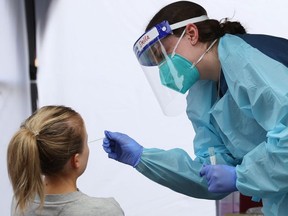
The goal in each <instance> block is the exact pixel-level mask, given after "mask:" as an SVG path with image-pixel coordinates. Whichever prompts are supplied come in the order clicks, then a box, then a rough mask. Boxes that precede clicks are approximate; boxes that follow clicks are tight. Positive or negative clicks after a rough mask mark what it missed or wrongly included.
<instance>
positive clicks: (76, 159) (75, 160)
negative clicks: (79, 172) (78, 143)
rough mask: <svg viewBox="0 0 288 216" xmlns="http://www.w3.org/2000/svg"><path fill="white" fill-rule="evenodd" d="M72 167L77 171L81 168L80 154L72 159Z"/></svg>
mask: <svg viewBox="0 0 288 216" xmlns="http://www.w3.org/2000/svg"><path fill="white" fill-rule="evenodd" d="M71 166H72V167H73V168H76V169H77V168H79V167H80V159H79V154H78V153H77V154H74V155H73V156H72V157H71Z"/></svg>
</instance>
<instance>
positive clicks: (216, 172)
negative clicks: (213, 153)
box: [200, 165, 237, 193]
mask: <svg viewBox="0 0 288 216" xmlns="http://www.w3.org/2000/svg"><path fill="white" fill-rule="evenodd" d="M200 176H201V177H202V176H204V177H205V178H206V180H207V182H208V191H210V192H213V193H230V192H233V191H237V188H236V170H235V167H232V166H227V165H203V167H202V168H201V170H200Z"/></svg>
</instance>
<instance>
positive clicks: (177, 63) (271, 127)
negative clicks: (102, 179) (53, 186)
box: [103, 1, 288, 216]
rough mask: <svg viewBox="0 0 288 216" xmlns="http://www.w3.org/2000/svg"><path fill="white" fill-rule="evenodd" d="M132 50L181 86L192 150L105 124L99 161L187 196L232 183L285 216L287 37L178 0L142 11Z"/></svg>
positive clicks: (223, 191) (169, 83) (215, 192)
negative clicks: (145, 19)
mask: <svg viewBox="0 0 288 216" xmlns="http://www.w3.org/2000/svg"><path fill="white" fill-rule="evenodd" d="M270 24H271V25H272V23H270ZM134 52H135V54H136V56H137V58H138V61H139V63H140V64H141V66H142V67H143V70H144V71H145V72H146V73H147V74H148V73H149V70H150V71H151V73H152V72H153V74H154V75H155V74H157V76H158V79H159V83H161V84H162V85H163V86H166V87H168V88H166V89H170V90H171V89H172V91H174V92H175V91H177V92H178V94H186V92H188V94H187V98H186V99H187V109H186V112H187V115H188V118H189V119H190V120H191V122H192V124H193V127H194V130H195V134H196V135H195V139H194V152H195V154H196V156H197V157H196V159H195V160H192V159H191V158H190V157H189V155H188V154H187V153H186V152H185V151H184V150H182V149H180V148H177V149H171V150H167V151H166V150H162V149H156V148H151V149H148V148H143V147H142V146H141V145H140V144H138V143H137V142H136V141H135V140H133V139H132V138H130V137H129V136H128V135H126V134H122V133H119V132H110V131H105V135H106V138H105V139H104V141H103V148H104V150H105V151H106V152H107V153H108V156H109V158H112V159H115V160H117V161H119V162H122V163H125V164H128V165H131V166H132V167H135V168H136V169H137V170H138V171H139V172H140V173H142V174H143V175H145V176H146V177H148V178H150V179H151V180H153V181H155V182H157V183H159V184H161V185H164V186H166V187H169V188H170V189H172V190H174V191H177V192H180V193H182V194H186V195H188V196H191V197H196V198H203V199H221V198H223V197H225V196H226V195H227V194H229V193H231V192H233V191H237V190H238V191H240V193H242V194H244V195H247V196H251V197H253V198H254V199H258V200H260V199H261V200H262V202H263V208H262V211H263V213H264V214H265V215H269V216H276V215H277V216H283V215H285V216H286V215H287V212H288V181H287V179H288V68H287V67H288V40H286V39H283V38H279V37H274V36H268V35H261V34H247V33H246V31H245V29H244V27H243V26H242V25H241V24H240V23H239V22H232V21H228V20H227V19H226V20H223V21H221V22H218V21H217V20H214V19H210V18H209V17H208V16H207V13H206V11H205V9H204V8H203V7H201V6H200V5H198V4H195V3H193V2H189V1H179V2H175V3H172V4H169V5H167V6H165V7H164V8H162V9H161V10H160V11H159V12H158V13H157V14H156V15H155V16H154V17H153V18H152V20H151V21H150V22H149V24H148V26H147V28H146V32H145V33H144V34H143V35H142V36H141V37H140V38H139V39H138V40H137V41H136V43H135V45H134ZM153 69H156V70H155V71H153ZM211 147H213V148H214V152H215V157H216V165H211V164H210V157H209V150H208V149H209V148H211Z"/></svg>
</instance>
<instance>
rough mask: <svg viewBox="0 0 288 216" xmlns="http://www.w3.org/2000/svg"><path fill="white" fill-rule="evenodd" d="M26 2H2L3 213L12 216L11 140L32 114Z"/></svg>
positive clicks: (0, 130) (0, 182) (0, 185)
mask: <svg viewBox="0 0 288 216" xmlns="http://www.w3.org/2000/svg"><path fill="white" fill-rule="evenodd" d="M24 11H25V10H24V3H23V1H17V0H12V1H11V0H1V1H0V27H1V33H0V47H1V49H0V122H1V124H0V140H1V142H0V164H1V168H0V176H1V177H0V179H1V180H0V192H1V193H0V200H1V202H0V209H1V210H0V214H1V215H3V216H4V215H9V213H10V204H11V200H12V187H11V186H10V182H9V178H8V175H7V168H6V167H7V165H6V152H7V146H8V143H9V141H10V139H11V137H12V135H13V134H14V133H15V131H16V130H17V129H18V128H19V126H20V124H21V122H22V121H23V120H24V119H25V118H26V117H28V116H29V115H30V114H31V107H30V106H31V105H30V96H29V94H30V93H29V73H28V51H27V37H26V24H25V13H24Z"/></svg>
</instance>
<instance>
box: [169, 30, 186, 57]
mask: <svg viewBox="0 0 288 216" xmlns="http://www.w3.org/2000/svg"><path fill="white" fill-rule="evenodd" d="M185 31H186V29H184V31H183V32H182V34H181V36H180V37H179V39H178V41H177V43H176V45H175V47H174V49H173V51H172V54H171V57H173V56H174V55H175V51H176V49H177V47H178V45H179V43H180V41H181V39H182V38H183V36H184V34H185Z"/></svg>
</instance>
